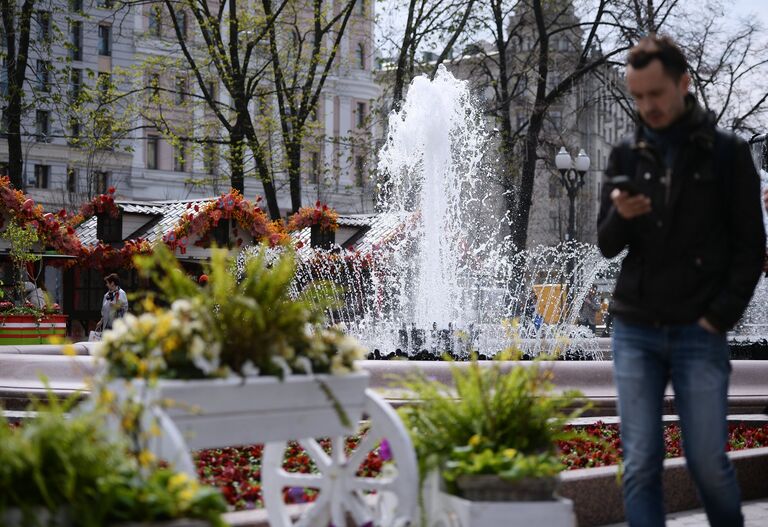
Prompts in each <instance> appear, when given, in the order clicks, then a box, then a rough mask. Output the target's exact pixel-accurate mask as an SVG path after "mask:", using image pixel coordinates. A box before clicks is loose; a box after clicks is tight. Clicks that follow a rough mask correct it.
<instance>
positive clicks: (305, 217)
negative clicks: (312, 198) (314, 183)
mask: <svg viewBox="0 0 768 527" xmlns="http://www.w3.org/2000/svg"><path fill="white" fill-rule="evenodd" d="M313 225H318V226H319V227H320V230H321V231H331V232H334V231H335V230H336V229H338V228H339V214H338V213H337V212H336V211H335V210H333V209H332V208H330V207H329V206H328V205H325V204H321V203H320V202H319V201H317V202H315V206H314V207H302V208H300V209H299V211H298V212H297V213H296V214H294V215H293V216H291V219H290V220H289V221H288V230H289V231H297V230H299V229H304V228H306V227H312V226H313Z"/></svg>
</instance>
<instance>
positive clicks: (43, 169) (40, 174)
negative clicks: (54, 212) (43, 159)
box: [32, 165, 51, 188]
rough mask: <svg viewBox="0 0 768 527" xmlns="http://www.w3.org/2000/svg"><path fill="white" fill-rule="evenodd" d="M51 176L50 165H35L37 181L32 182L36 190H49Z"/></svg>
mask: <svg viewBox="0 0 768 527" xmlns="http://www.w3.org/2000/svg"><path fill="white" fill-rule="evenodd" d="M50 175H51V167H50V166H49V165H35V179H34V181H33V182H32V186H33V187H34V188H48V177H49V176H50Z"/></svg>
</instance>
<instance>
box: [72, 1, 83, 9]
mask: <svg viewBox="0 0 768 527" xmlns="http://www.w3.org/2000/svg"><path fill="white" fill-rule="evenodd" d="M69 10H70V11H74V12H80V11H82V10H83V0H69Z"/></svg>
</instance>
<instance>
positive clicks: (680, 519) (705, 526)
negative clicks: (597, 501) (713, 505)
mask: <svg viewBox="0 0 768 527" xmlns="http://www.w3.org/2000/svg"><path fill="white" fill-rule="evenodd" d="M742 511H743V513H744V519H745V522H744V526H745V527H766V525H768V499H762V500H756V501H747V502H744V504H743V506H742ZM626 526H627V524H626V523H616V524H614V525H609V526H607V527H626ZM667 527H709V523H708V522H707V516H706V514H704V510H703V509H697V510H693V511H685V512H676V513H674V514H670V515H669V516H667Z"/></svg>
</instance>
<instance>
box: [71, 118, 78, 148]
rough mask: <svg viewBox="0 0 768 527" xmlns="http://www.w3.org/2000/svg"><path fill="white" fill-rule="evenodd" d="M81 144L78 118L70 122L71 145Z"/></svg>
mask: <svg viewBox="0 0 768 527" xmlns="http://www.w3.org/2000/svg"><path fill="white" fill-rule="evenodd" d="M79 143H80V121H79V120H77V119H76V118H72V119H70V120H69V144H70V145H72V146H77V145H78V144H79Z"/></svg>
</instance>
